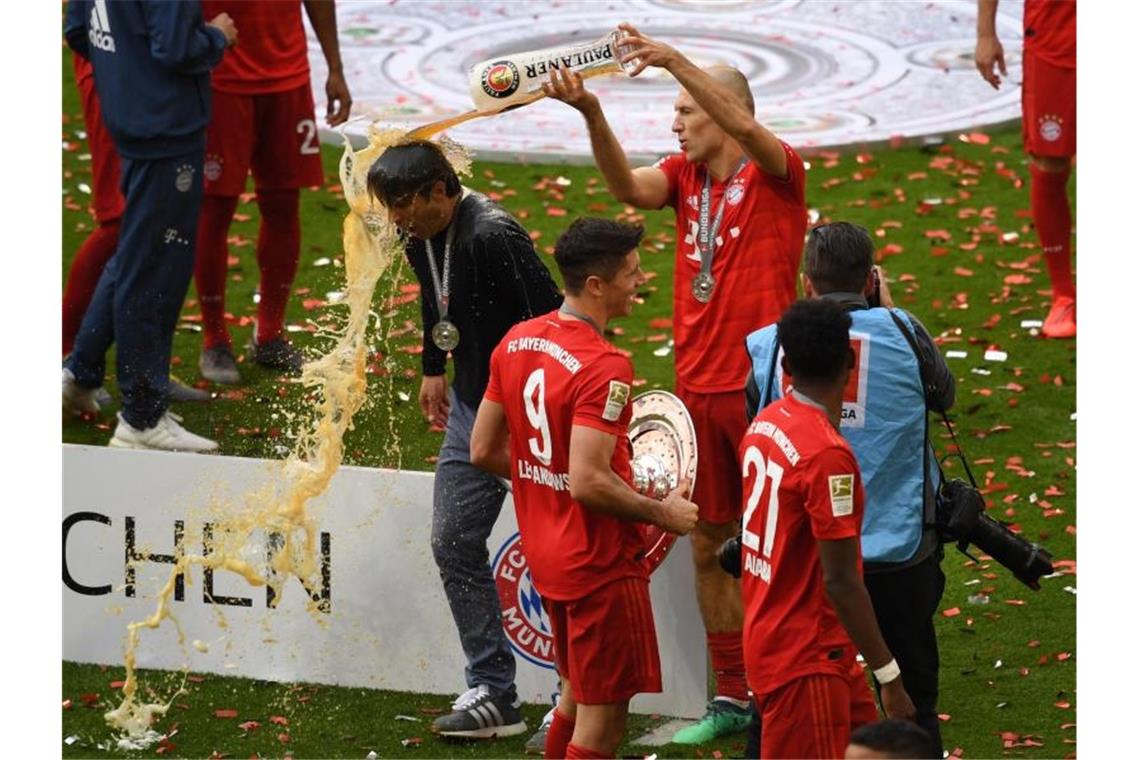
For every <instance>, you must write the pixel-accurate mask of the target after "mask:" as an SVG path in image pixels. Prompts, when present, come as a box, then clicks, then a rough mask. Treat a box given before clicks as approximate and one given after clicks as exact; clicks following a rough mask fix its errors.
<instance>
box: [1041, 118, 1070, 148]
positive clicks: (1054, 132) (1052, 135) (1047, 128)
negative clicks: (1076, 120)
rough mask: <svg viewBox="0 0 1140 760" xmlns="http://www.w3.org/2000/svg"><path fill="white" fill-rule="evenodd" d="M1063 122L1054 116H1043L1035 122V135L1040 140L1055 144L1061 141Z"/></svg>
mask: <svg viewBox="0 0 1140 760" xmlns="http://www.w3.org/2000/svg"><path fill="white" fill-rule="evenodd" d="M1064 124H1065V120H1064V119H1062V118H1061V117H1060V116H1057V115H1056V114H1051V113H1050V114H1045V115H1044V116H1042V117H1041V118H1040V119H1038V120H1037V133H1038V134H1039V135H1041V139H1042V140H1046V141H1048V142H1056V141H1057V140H1060V139H1061V133H1062V132H1063V131H1064Z"/></svg>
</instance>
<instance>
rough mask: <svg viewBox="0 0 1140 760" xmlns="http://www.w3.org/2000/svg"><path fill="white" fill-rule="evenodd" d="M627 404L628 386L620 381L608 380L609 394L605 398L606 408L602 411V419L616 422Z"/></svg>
mask: <svg viewBox="0 0 1140 760" xmlns="http://www.w3.org/2000/svg"><path fill="white" fill-rule="evenodd" d="M627 403H629V386H628V385H627V384H625V383H623V382H621V381H620V380H610V393H609V395H608V396H607V397H606V408H605V409H603V410H602V419H604V420H607V421H609V422H617V419H618V417H620V416H621V411H622V409H625V405H626V404H627Z"/></svg>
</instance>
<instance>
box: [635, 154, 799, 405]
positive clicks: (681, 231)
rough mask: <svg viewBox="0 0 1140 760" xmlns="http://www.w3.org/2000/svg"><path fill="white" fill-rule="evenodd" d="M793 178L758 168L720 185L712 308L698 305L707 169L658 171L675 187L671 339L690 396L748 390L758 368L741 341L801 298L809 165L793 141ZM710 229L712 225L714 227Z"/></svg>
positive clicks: (712, 206) (663, 166)
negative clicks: (799, 283)
mask: <svg viewBox="0 0 1140 760" xmlns="http://www.w3.org/2000/svg"><path fill="white" fill-rule="evenodd" d="M781 144H782V145H783V146H784V153H785V154H786V155H787V158H788V178H787V179H779V178H776V177H772V176H770V175H768V174H765V173H764V171H763V170H762V169H761V168H760V167H759V166H758V165H757V164H756V163H755V162H754V161H749V162H748V164H747V165H746V166H745V167H744V169H743V170H742V171H741V172H740V173H739V174H737V175H736V176H735V177H734V178H731V179H729V180H728V181H726V182H716V181H714V182H713V184H712V188H711V193H710V196H711V198H710V203H709V219H710V220H712V219H713V218H715V217H716V212H717V209H718V208H720V203H721V199H722V198H725V197H726V190H727V200H726V201H725V202H726V204H727V205H726V206H725V209H724V217H723V219H722V221H721V225H720V229H719V230H718V232H717V239H718V241H719V242H718V243H717V244H716V246H715V248H714V251H715V253H714V255H713V263H712V275H713V278H714V279H715V280H716V287H715V289H714V291H713V296H712V300H711V301H710V302H709V303H707V304H702V303H701V302H700V301H698V300H697V299H696V298H694V297H693V292H692V282H693V278H694V277H696V275H697V274H698V273H699V272H700V270H701V254H700V249H699V247H698V235H697V230H698V226H699V220H700V198H701V189H702V188H703V187H704V181H705V165H704V164H703V163H701V164H694V163H690V162H689V161H687V160H686V159H685V157H684V156H683V155H681V154H675V155H672V156H667V157H665V158H663V159H661V160H660V161H658V162H657V164H656V165H655V166H656V167H657V168H658V169H660V170H661V171H663V172H665V176H666V177H667V178H668V180H669V201H668V205H670V206H672V207H673V210H674V211H675V212H676V214H677V254H676V264H675V266H674V269H673V340H674V341H675V342H676V345H675V348H674V350H675V351H676V368H677V380H678V381H679V382H680V383H681V384H682V385H684V386H685V388H687V389H688V390H691V391H697V392H702V393H722V392H726V391H738V390H741V389H742V388H744V384H745V380H746V379H747V377H748V372H749V369H750V368H751V366H752V365H751V361H750V359H749V358H748V352H747V351H746V350H745V348H744V339H745V337H747V335H748V333H750V332H752V331H753V330H756V329H759V328H761V327H764V326H765V325H768V324H771V323H773V322H775V321H776V320H778V319H779V318H780V315H781V314H783V313H784V310H785V309H786V308H788V307H789V306H790V305H791V304H792V301H794V300H796V274H797V272H798V271H799V268H800V257H801V256H802V254H803V245H804V233H805V232H806V231H807V207H806V206H805V204H804V180H805V177H804V162H803V160H802V159H801V158H800V157H799V154H797V153H796V152H795V150H793V149H792V147H791V146H790V145H788V144H787V143H781ZM710 224H711V221H710Z"/></svg>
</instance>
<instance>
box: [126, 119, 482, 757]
mask: <svg viewBox="0 0 1140 760" xmlns="http://www.w3.org/2000/svg"><path fill="white" fill-rule="evenodd" d="M423 132H424V130H419V131H418V134H417V136H424V135H423ZM428 134H432V132H428ZM368 137H369V140H368V145H367V146H365V147H363V148H361V149H360V150H359V151H354V150H353V149H352V146H351V145H350V144H349V143H348V141H347V139H346V141H345V150H344V154H343V155H342V157H341V161H340V180H341V186H342V187H343V189H344V196H345V201H346V202H347V204H348V206H349V213H348V215H347V216H346V217H345V220H344V228H343V245H344V269H345V276H346V281H347V284H346V288H345V297H344V299H343V301H342V302H341V304H344V305H347V307H348V315H347V318H346V321H345V323H344V325H343V326H342V327H341V328H340V330H339V331H337V333H336V334H335V335H334V338H335V340H336V343H335V345H334V347H333V348H332V349H331V350H330V351H329V352H328V353H326V354H325V355H324V356H322V357H320V358H318V359H315V360H313V361H310V362H307V363H306V364H305V365H304V367H303V369H302V372H301V383H302V385H304V387H305V388H308V389H312V391H313V392H314V393H313V395H315V397H316V398H317V402H316V409H315V413H314V416H313V420H312V422H311V424H310V425H309V426H308V427H306V428H304V429H303V430H302V432H301V433H300V434H299V435H298V437H297V440H296V443H295V445H294V446H293V449H292V451H291V452H290V453H289V455H288V457H287V458H286V459H285V460H284V461H283V462H281V463H280V470H279V474H278V477H276V478H274V479H273V480H272V481H271V482H269V483H267V484H266V485H265V486H263V487H262V488H260V489H258V490H256V491H254V492H252V493H249V494H246V495H245V496H244V497H243V499H242V506H241V508H240V509H237V510H233V509H231V510H228V513H227V510H224V509H222V508H221V507H219V506H217V505H215V506H214V511H215V512H216V513H218V514H217V516H216V518H215V519H214V520H213V521H212V522H211V523H210V524H209V528H208V529H206V530H204V531H203V535H202V536H201V538H202V539H203V544H202V545H203V546H205V547H206V549H205V551H203V553H202V554H201V555H195V554H190V553H186V552H182V553H180V554H179V555H178V556H177V558H176V562H175V565H174V567H173V568H172V569H171V571H170V577H169V578H168V579H167V581H166V583H165V584H164V585H163V586H162V588H161V590H160V591H159V594H158V602H157V605H156V607H155V610H154V613H153V614H151V615H150V616H149V617H147V618H146V619H144V620H140V621H137V622H133V623H130V624H129V625H128V626H127V642H126V652H125V654H124V658H123V661H124V665H125V666H126V677H125V680H124V682H123V687H122V694H123V700H122V702H121V703H120V704H119V706H118V707H116V708H115V709H113V710H111V711H109V712H107V713H105V714H104V718H105V719H106V720H107V722H108V723H109V724H110V725H111V726H112V727H113V728H115V729H117V730H119V731H120V732H121V733H122V738H121V739H120V740H119V747H120V748H121V749H143V748H145V747H147V746H149V745H150V744H153V743H154V742H156V741H159V740H161V739H162V735H161V734H159V733H158V732H157V731H154V730H153V729H152V728H151V723H152V722H153V721H154V719H155V718H156V717H158V716H162V715H165V714H166V712H167V710H169V708H170V705H171V704H172V703H173V701H174V699H175V698H176V697H177V696H178V695H179V694H182V693H184V691H185V670H184V673H183V683H182V686H181V687H180V688H179V689H178V690H177V691H176V692H175V694H174V695H172V696H171V698H170V700H168V701H167V702H165V703H148V702H145V701H143V700H142V699H141V698H140V696H139V693H138V688H139V682H138V675H137V672H136V650H137V648H138V644H139V636H140V634H141V632H142V631H143V629H147V628H149V629H156V628H158V627H159V626H160V625H161V624H162V622H163V620H165V619H167V618H169V619H170V620H171V622H172V624H173V625H174V626H175V628H176V630H177V633H178V643H179V646H181V647H182V649H183V651H184V652H186V651H187V650H186V646H185V644H186V636H185V632H184V631H183V630H182V626H181V625H180V624H179V622H178V620H177V618H176V617H175V616H174V615H173V613H172V612H171V607H170V603H171V597H172V596H173V593H174V589H175V586H176V583H177V579H178V578H179V577H180V576H181V577H185V579H186V582H187V583H191V582H192V577H191V576H190V574H189V573H188V572H187V571H188V570H189V569H190V568H191V567H193V566H199V567H202V568H204V569H210V570H213V571H217V570H229V571H231V572H233V573H236V574H237V575H239V576H241V577H242V578H244V579H245V580H246V582H248V583H249V584H250V585H252V586H262V585H266V584H268V585H269V586H270V587H271V588H272V590H273V592H274V593H273V595H272V598H273V599H275V600H279V599H280V598H281V592H282V590H283V587H284V584H285V582H286V581H287V580H288V578H289V577H290V576H293V577H296V578H297V579H298V580H299V581H300V582H301V584H302V586H303V587H304V588H305V590H306V592H308V597H309V601H308V603H307V607H308V609H309V612H310V614H314V617H315V619H316V620H317V622H318V623H320V624H321V625H327V623H326V622H325V621H324V620H321V619H320V617H318V616H317V615H316V613H317V612H318V611H320V610H321V609H322V607H321V605H322V604H323V602H322V600H321V599H320V598H319V596H318V595H317V594H316V593H315V592H314V591H313V590H314V589H316V588H318V587H319V586H320V583H319V573H320V564H319V562H318V560H317V548H318V531H317V524H316V520H315V519H314V517H313V516H312V515H311V514H310V513H309V511H308V510H307V505H308V504H309V502H310V500H312V499H313V498H314V497H316V496H318V495H320V494H322V493H324V492H325V490H326V489H327V488H328V485H329V482H330V481H331V480H332V477H333V475H334V474H335V473H336V471H337V468H338V467H339V466H340V464H341V461H342V460H343V458H344V434H345V433H346V432H347V431H348V430H350V429H351V428H352V420H353V416H354V415H355V414H356V412H357V411H359V410H360V408H361V406H363V404H364V402H365V399H366V390H367V381H366V380H365V368H366V366H367V360H368V353H369V347H368V341H367V335H368V328H369V319H370V317H371V316H372V315H373V312H372V310H371V304H372V298H373V294H374V292H375V290H376V285H377V282H378V281H379V279H380V276H381V275H382V274H383V273H384V271H385V270H386V269H387V268H388V266H389V264H391V262H392V260H393V258H395V257H397V256H400V255H402V253H403V243H402V242H401V240H400V237H399V235H398V234H397V231H396V228H395V227H394V226H393V225H392V224H390V223H389V222H388V220H387V214H386V213H385V211H384V209H383V208H382V207H381V206H380V205H379V204H377V203H376V202H374V201H373V199H372V198H371V196H370V195H369V193H368V184H367V178H368V169H369V167H371V165H372V163H373V162H374V161H375V160H376V159H377V158H378V157H379V156H380V154H381V153H383V152H384V150H385V149H387V148H388V147H389V146H391V145H396V144H398V143H400V142H402V141H404V140H406V139H407V135H406V134H405V133H404V132H403V131H401V130H397V129H380V128H378V127H377V126H376V125H373V126H371V127H370V128H369V130H368ZM440 146H441V147H442V148H443V150H444V152H445V154H446V155H447V157H448V160H449V161H450V162H451V164H452V166H453V167H454V169H455V170H456V172H457V173H458V174H461V175H469V174H470V173H471V157H470V154H469V153H468V152H467V150H466V149H464V148H463V147H462V146H460V145H458V144H457V143H454V142H452V141H450V140H447V139H446V138H444V139H442V140H441V141H440ZM186 543H187V544H188V543H190V542H189V541H187V542H186ZM184 545H185V544H184ZM193 646H194V647H195V648H196V649H198V650H199V651H206V649H207V647H206V645H205V644H203V643H202V642H200V641H197V640H196V641H194V642H193Z"/></svg>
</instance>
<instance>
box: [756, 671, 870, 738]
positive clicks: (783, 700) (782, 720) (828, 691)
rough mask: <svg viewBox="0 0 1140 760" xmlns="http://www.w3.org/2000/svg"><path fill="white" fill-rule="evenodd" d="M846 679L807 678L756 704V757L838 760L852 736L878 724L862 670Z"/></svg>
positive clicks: (854, 672)
mask: <svg viewBox="0 0 1140 760" xmlns="http://www.w3.org/2000/svg"><path fill="white" fill-rule="evenodd" d="M852 665H853V667H852V668H851V670H850V671H849V673H848V675H847V676H846V677H845V676H838V675H831V674H827V675H823V674H820V675H810V676H804V677H802V678H796V679H795V680H792V681H789V682H788V683H786V684H784V685H783V686H781V687H780V688H778V689H776V690H775V691H773V692H771V693H770V694H765V695H763V696H761V697H758V698H757V699H756V705H757V709H759V711H760V725H761V726H763V730H762V731H761V732H760V757H766V758H769V757H770V758H780V757H819V758H831V757H835V758H841V757H843V755H844V753H845V752H846V751H847V742H848V740H849V739H850V738H851V732H852V731H854V730H855V729H857V728H859V726H862V725H865V724H867V723H874V722H875V721H876V720H878V719H879V712H878V709H877V708H876V707H875V698H874V697H873V696H872V695H871V687H870V686H868V685H867V676H866V675H864V674H863V668H861V667H860V666H859V664H858V663H857V662H854V660H852Z"/></svg>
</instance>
